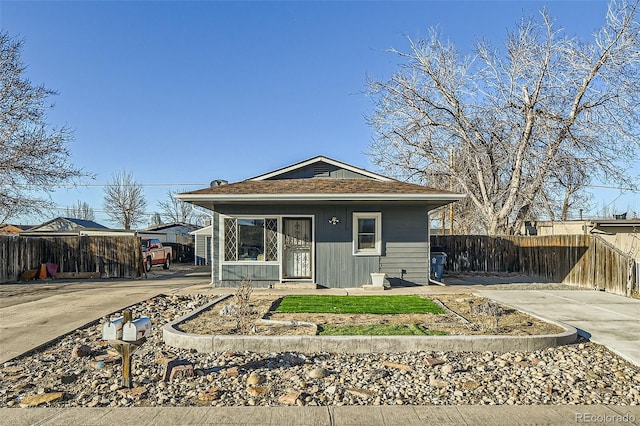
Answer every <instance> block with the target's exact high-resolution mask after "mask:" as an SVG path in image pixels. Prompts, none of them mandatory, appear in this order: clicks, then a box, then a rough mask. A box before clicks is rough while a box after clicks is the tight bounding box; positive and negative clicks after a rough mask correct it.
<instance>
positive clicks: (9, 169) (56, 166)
mask: <svg viewBox="0 0 640 426" xmlns="http://www.w3.org/2000/svg"><path fill="white" fill-rule="evenodd" d="M22 46H23V41H22V40H18V39H15V38H11V37H10V36H9V35H8V34H7V33H6V32H0V223H4V222H5V221H6V220H8V219H9V218H11V217H15V216H18V215H20V214H23V213H27V212H28V213H31V214H33V213H41V214H42V213H43V212H44V211H46V210H47V209H48V208H49V207H51V204H52V203H51V200H50V199H49V198H48V197H47V195H48V194H49V193H51V192H52V191H53V190H54V189H55V188H56V187H57V186H59V185H62V184H65V183H69V182H71V181H73V180H74V179H76V178H80V177H84V176H86V174H85V173H83V172H82V171H81V170H79V169H77V168H75V167H74V166H73V165H72V164H71V162H70V161H69V150H68V147H67V146H68V143H69V142H70V141H71V140H72V139H73V133H72V132H71V131H70V130H69V129H68V128H66V127H61V128H54V127H51V126H50V125H49V124H48V123H47V122H46V114H45V112H46V110H47V109H48V108H51V107H52V105H50V104H48V101H47V99H48V98H49V97H51V96H53V95H56V94H57V93H56V92H55V91H53V90H50V89H47V88H46V87H44V86H43V85H39V86H34V85H32V83H31V82H30V81H29V80H28V78H26V77H25V75H24V73H25V69H26V66H25V65H24V64H23V63H22V60H21V58H20V50H21V48H22Z"/></svg>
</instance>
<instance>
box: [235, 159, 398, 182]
mask: <svg viewBox="0 0 640 426" xmlns="http://www.w3.org/2000/svg"><path fill="white" fill-rule="evenodd" d="M309 178H337V179H373V180H377V181H380V182H391V181H393V180H394V179H391V178H389V177H386V176H383V175H380V174H378V173H373V172H370V171H369V170H365V169H361V168H359V167H355V166H352V165H350V164H347V163H343V162H341V161H338V160H334V159H332V158H328V157H325V156H322V155H319V156H317V157H313V158H310V159H308V160H305V161H301V162H300V163H296V164H292V165H290V166H287V167H283V168H281V169H278V170H274V171H272V172H269V173H265V174H263V175H260V176H256V177H253V178H250V179H247V180H250V181H262V180H277V179H309Z"/></svg>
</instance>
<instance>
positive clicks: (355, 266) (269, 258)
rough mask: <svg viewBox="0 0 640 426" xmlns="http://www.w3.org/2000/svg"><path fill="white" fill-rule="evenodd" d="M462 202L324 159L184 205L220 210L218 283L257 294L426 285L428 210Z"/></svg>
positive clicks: (192, 197) (207, 192)
mask: <svg viewBox="0 0 640 426" xmlns="http://www.w3.org/2000/svg"><path fill="white" fill-rule="evenodd" d="M463 197H464V195H461V194H456V193H451V192H447V191H441V190H437V189H433V188H428V187H425V186H421V185H416V184H411V183H406V182H400V181H397V180H394V179H391V178H389V177H386V176H383V175H380V174H377V173H373V172H370V171H367V170H364V169H361V168H358V167H354V166H352V165H349V164H346V163H342V162H340V161H336V160H333V159H330V158H327V157H324V156H318V157H314V158H311V159H309V160H306V161H302V162H300V163H297V164H293V165H291V166H287V167H284V168H281V169H278V170H274V171H271V172H268V173H265V174H262V175H259V176H256V177H253V178H250V179H247V180H244V181H241V182H236V183H230V184H226V182H224V181H214V183H212V186H211V187H210V188H205V189H201V190H196V191H191V192H186V193H182V194H179V195H178V196H177V198H178V199H180V200H182V201H186V202H189V203H192V204H195V205H198V206H201V207H204V208H206V209H209V210H211V211H212V212H213V214H212V216H213V217H212V219H213V221H212V226H211V228H210V231H211V234H210V236H211V240H210V241H211V265H212V277H211V278H212V283H213V284H214V285H217V286H222V287H232V286H236V285H238V283H239V282H240V281H241V280H243V279H250V280H252V282H253V284H254V285H255V286H256V287H268V286H274V285H278V284H279V283H287V285H290V286H291V285H293V286H295V285H300V286H303V285H311V286H321V287H330V288H347V287H355V286H361V285H366V284H371V276H370V274H371V273H378V272H382V273H385V274H386V277H387V279H388V281H389V283H390V284H391V285H394V284H396V285H398V284H401V283H402V284H405V285H406V284H409V285H411V284H413V285H427V284H429V274H430V264H429V220H428V213H429V211H431V210H433V209H436V208H438V207H441V206H443V205H446V204H448V203H451V202H453V201H457V200H460V199H462V198H463Z"/></svg>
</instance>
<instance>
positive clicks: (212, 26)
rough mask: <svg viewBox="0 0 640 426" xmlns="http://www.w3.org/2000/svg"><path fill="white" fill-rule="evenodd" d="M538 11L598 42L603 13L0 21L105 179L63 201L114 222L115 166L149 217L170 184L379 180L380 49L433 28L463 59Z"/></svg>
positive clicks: (78, 156)
mask: <svg viewBox="0 0 640 426" xmlns="http://www.w3.org/2000/svg"><path fill="white" fill-rule="evenodd" d="M544 6H546V7H547V10H548V11H549V12H550V13H551V15H552V16H554V17H556V18H557V22H558V25H559V26H561V27H563V28H565V29H566V31H567V33H568V34H570V35H577V36H579V37H581V38H583V39H585V40H590V38H589V36H590V34H591V33H592V32H593V30H595V29H596V28H598V27H599V26H600V25H601V24H602V23H603V22H604V16H605V12H606V7H607V3H606V1H604V0H591V1H590V0H587V1H560V0H555V1H548V2H538V1H531V2H520V1H412V2H398V1H378V2H370V1H352V2H346V1H335V2H327V1H325V2H319V1H317V2H311V1H307V2H273V1H262V2H246V1H236V2H222V1H191V2H170V1H163V2H152V1H68V2H61V1H46V2H38V1H26V2H25V1H4V0H0V24H1V27H2V29H3V30H4V31H7V32H8V33H9V34H10V35H12V36H18V37H21V38H23V39H24V40H25V45H24V48H23V51H22V59H23V61H24V62H25V64H27V65H28V70H27V75H28V77H29V78H30V79H31V81H32V82H33V83H35V84H40V83H43V84H45V85H46V86H47V87H48V88H51V89H55V90H57V91H58V92H59V95H58V96H56V97H54V98H53V99H52V100H53V101H54V102H55V108H53V109H52V110H51V111H50V112H49V115H48V117H49V122H50V123H52V124H54V125H65V124H66V125H67V126H69V127H70V128H72V129H74V130H75V140H74V142H73V143H72V144H71V146H70V149H71V153H72V161H73V163H74V164H75V165H76V166H78V167H81V168H84V169H85V170H86V171H88V172H91V173H94V174H95V175H96V179H95V180H93V181H87V183H89V184H91V185H93V186H89V187H81V188H70V189H61V190H58V191H56V192H55V193H54V195H53V201H54V202H55V204H56V205H58V206H59V207H62V208H64V207H66V206H69V205H74V204H75V203H76V202H77V201H78V200H81V201H86V202H87V203H88V204H89V205H90V206H91V207H92V208H93V209H94V210H96V216H97V218H96V220H97V221H98V222H101V223H104V224H106V225H109V222H108V220H107V218H106V215H104V214H103V213H101V212H100V210H101V209H102V200H103V192H102V187H101V186H100V185H101V184H105V183H107V182H108V181H109V180H110V179H111V176H112V174H113V173H115V172H117V171H120V170H127V171H129V172H131V173H133V175H134V177H135V178H136V179H137V180H138V181H139V182H141V183H142V184H144V185H145V193H146V196H147V201H148V208H147V210H148V211H149V212H153V211H157V210H158V208H157V201H160V200H165V199H166V193H167V191H168V190H180V191H181V190H183V189H186V190H191V189H197V188H200V187H203V186H207V185H208V183H209V182H210V181H211V180H213V179H226V180H229V181H238V180H242V179H245V178H248V177H251V176H255V175H257V174H261V173H263V172H267V171H270V170H273V169H276V168H280V167H283V166H286V165H289V164H291V163H294V162H298V161H301V160H305V159H307V158H310V157H313V156H315V155H319V154H323V155H327V156H329V157H332V158H335V159H337V160H341V161H345V162H347V163H350V164H353V165H356V166H359V167H364V168H369V169H372V170H375V168H373V167H372V166H371V165H370V163H369V159H368V157H367V156H366V155H365V154H364V153H365V152H366V151H367V148H368V145H369V143H370V141H371V137H372V132H371V129H370V128H369V127H368V125H367V124H366V121H365V118H364V117H365V116H366V115H367V114H368V113H369V112H370V111H371V107H372V105H371V102H370V100H369V99H368V98H367V96H366V79H367V76H370V77H371V78H378V79H379V78H385V77H389V76H390V75H391V74H392V73H393V72H394V71H395V70H396V69H397V65H398V59H397V58H396V57H394V56H393V55H390V54H388V53H385V50H386V49H388V48H391V47H394V48H398V49H401V50H402V49H406V48H407V41H406V37H407V36H410V37H412V38H419V37H422V36H424V35H425V34H427V31H428V29H429V28H430V27H433V26H436V25H437V26H439V27H440V29H441V30H442V32H443V33H444V34H445V35H446V36H447V37H448V38H449V39H451V41H453V42H454V43H455V44H456V45H457V46H458V48H459V49H460V50H461V51H466V50H468V49H469V47H470V46H471V44H472V42H473V41H474V40H476V39H477V38H479V37H484V38H488V39H490V40H492V41H493V42H494V43H495V44H497V45H498V44H500V43H501V42H502V41H503V40H504V36H505V34H506V31H507V29H511V28H513V27H514V26H515V25H516V24H517V23H518V21H519V20H520V18H521V17H522V16H523V14H526V15H531V14H536V13H537V12H538V11H539V10H540V9H541V8H542V7H544ZM636 169H640V168H639V167H636ZM376 171H379V172H382V173H383V174H384V171H380V170H376ZM637 173H638V171H637V170H636V174H637ZM188 184H195V185H188ZM636 198H639V197H638V194H637V193H636V194H622V195H621V193H620V191H618V190H599V191H597V199H596V200H595V201H594V205H596V207H598V208H602V206H603V205H607V204H610V203H613V205H614V206H615V207H616V208H617V209H618V210H620V211H624V210H626V209H627V208H630V209H632V210H635V211H637V212H640V203H639V202H638V200H636ZM62 213H63V212H62V211H61V212H60V214H62ZM594 213H595V212H594ZM20 219H21V220H20V221H22V222H35V223H37V222H41V221H42V219H32V218H20Z"/></svg>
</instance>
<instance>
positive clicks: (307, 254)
mask: <svg viewBox="0 0 640 426" xmlns="http://www.w3.org/2000/svg"><path fill="white" fill-rule="evenodd" d="M282 224H283V228H284V245H283V252H284V256H283V258H284V264H283V274H282V276H283V278H285V279H310V278H312V275H311V252H312V250H311V248H312V245H313V236H312V235H311V232H312V229H311V218H283V220H282Z"/></svg>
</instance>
